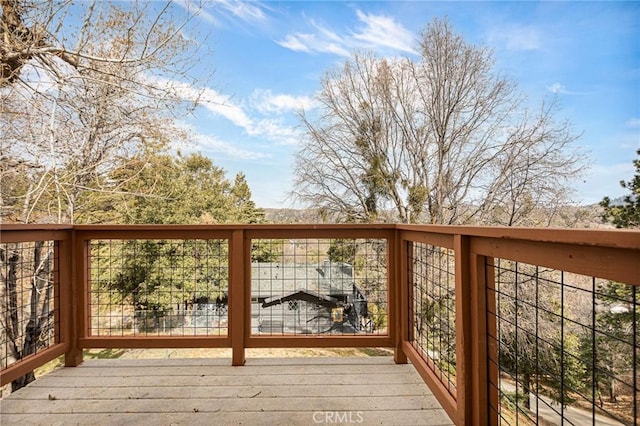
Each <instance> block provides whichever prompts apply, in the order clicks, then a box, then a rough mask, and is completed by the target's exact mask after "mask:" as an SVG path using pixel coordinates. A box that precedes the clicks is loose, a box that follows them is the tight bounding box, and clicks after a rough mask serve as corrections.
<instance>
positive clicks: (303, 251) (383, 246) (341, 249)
mask: <svg viewBox="0 0 640 426" xmlns="http://www.w3.org/2000/svg"><path fill="white" fill-rule="evenodd" d="M251 261H252V263H251V332H252V334H253V335H283V334H305V335H322V334H333V335H335V334H351V335H386V334H387V323H388V312H389V310H388V284H387V283H388V274H387V241H386V240H385V239H286V240H285V239H266V240H252V244H251Z"/></svg>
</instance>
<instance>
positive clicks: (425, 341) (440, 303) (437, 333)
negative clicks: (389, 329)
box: [409, 242, 456, 396]
mask: <svg viewBox="0 0 640 426" xmlns="http://www.w3.org/2000/svg"><path fill="white" fill-rule="evenodd" d="M412 247H413V248H412V250H410V251H409V256H410V257H409V268H410V271H409V280H410V283H411V287H412V302H413V304H412V307H411V312H412V314H411V317H410V318H409V322H410V324H409V329H410V332H411V339H410V340H411V342H412V344H413V346H414V347H415V348H416V349H417V350H418V353H419V354H421V356H422V357H423V358H424V359H426V360H427V361H429V362H428V363H427V364H428V366H429V368H431V369H432V370H433V372H434V373H435V374H436V375H437V376H438V377H439V379H440V381H441V382H442V383H443V385H444V386H445V387H446V388H447V389H448V391H449V392H450V393H451V394H452V395H454V396H455V383H456V377H455V376H456V329H455V327H456V325H455V317H456V310H455V255H454V252H453V250H450V249H447V248H443V247H437V246H433V245H429V244H424V243H418V242H414V243H412Z"/></svg>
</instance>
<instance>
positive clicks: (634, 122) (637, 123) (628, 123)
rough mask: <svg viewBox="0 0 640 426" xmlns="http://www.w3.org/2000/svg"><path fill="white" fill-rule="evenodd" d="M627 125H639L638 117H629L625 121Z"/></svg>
mask: <svg viewBox="0 0 640 426" xmlns="http://www.w3.org/2000/svg"><path fill="white" fill-rule="evenodd" d="M627 126H628V127H632V128H637V127H640V118H635V117H634V118H630V119H629V120H628V121H627Z"/></svg>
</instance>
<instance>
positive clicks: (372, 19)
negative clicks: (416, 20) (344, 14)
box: [353, 10, 416, 54]
mask: <svg viewBox="0 0 640 426" xmlns="http://www.w3.org/2000/svg"><path fill="white" fill-rule="evenodd" d="M356 14H357V16H358V19H359V20H360V21H361V22H363V23H364V24H365V27H364V28H363V29H361V30H360V31H359V32H357V33H355V34H354V35H353V37H354V39H356V40H361V41H363V42H365V43H368V44H369V45H370V46H374V47H375V46H385V47H390V48H392V49H395V50H399V51H402V52H408V53H413V54H415V53H416V51H415V50H414V49H413V44H414V36H413V34H411V32H409V31H408V30H407V29H406V28H404V27H403V26H402V25H401V24H399V23H398V22H396V21H394V20H393V18H389V17H387V16H383V15H374V14H370V15H368V14H366V13H364V12H362V11H360V10H358V11H356Z"/></svg>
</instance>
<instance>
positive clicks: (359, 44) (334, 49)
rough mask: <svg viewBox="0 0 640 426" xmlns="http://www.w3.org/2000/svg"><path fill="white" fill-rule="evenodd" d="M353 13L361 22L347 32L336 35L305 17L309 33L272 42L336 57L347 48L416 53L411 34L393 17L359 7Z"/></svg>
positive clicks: (348, 49)
mask: <svg viewBox="0 0 640 426" xmlns="http://www.w3.org/2000/svg"><path fill="white" fill-rule="evenodd" d="M356 16H357V18H358V20H359V21H360V22H361V23H362V24H364V25H363V26H362V27H361V28H358V29H355V30H353V31H350V32H349V33H348V34H345V35H340V34H338V33H336V32H335V31H332V30H331V29H329V28H327V27H325V26H323V25H321V24H319V23H317V22H315V21H314V20H309V24H310V25H311V27H312V28H313V32H309V33H307V32H297V33H293V34H288V35H287V36H286V37H284V39H282V40H279V41H276V43H278V44H279V45H280V46H282V47H284V48H287V49H291V50H294V51H297V52H306V53H312V52H316V53H330V54H334V55H339V56H349V55H350V52H351V51H353V50H355V49H361V48H367V49H374V50H382V49H392V50H395V51H401V52H408V53H416V51H415V50H414V49H413V42H414V40H413V35H412V34H411V33H410V32H409V31H408V30H407V29H406V28H404V27H403V26H402V24H400V23H398V22H396V21H395V20H394V19H393V18H390V17H387V16H384V15H374V14H367V13H365V12H362V11H361V10H357V11H356Z"/></svg>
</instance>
